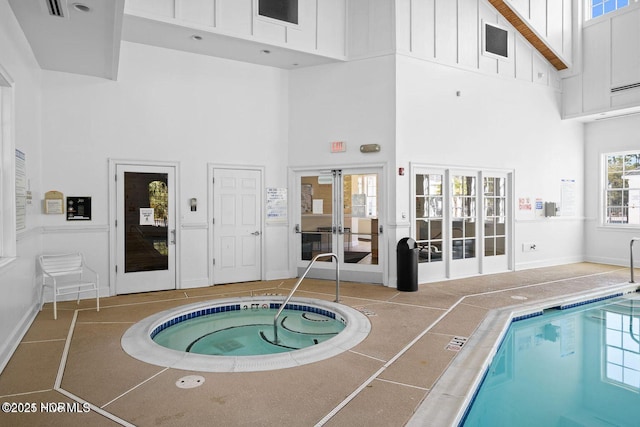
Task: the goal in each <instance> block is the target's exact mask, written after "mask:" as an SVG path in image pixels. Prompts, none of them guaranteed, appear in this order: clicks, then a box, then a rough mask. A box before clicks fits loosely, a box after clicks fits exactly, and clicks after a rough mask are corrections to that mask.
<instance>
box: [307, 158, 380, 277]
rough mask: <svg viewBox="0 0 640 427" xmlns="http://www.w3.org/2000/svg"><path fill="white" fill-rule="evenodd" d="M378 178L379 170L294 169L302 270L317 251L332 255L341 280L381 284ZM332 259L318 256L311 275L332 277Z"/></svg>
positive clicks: (333, 272)
mask: <svg viewBox="0 0 640 427" xmlns="http://www.w3.org/2000/svg"><path fill="white" fill-rule="evenodd" d="M380 176H381V170H378V169H376V168H373V169H366V168H357V169H344V170H343V169H333V170H327V171H317V170H314V171H299V172H297V173H296V186H297V192H298V194H299V197H300V199H299V200H300V203H299V207H298V212H297V213H296V216H297V224H296V247H297V255H296V259H297V261H296V263H297V267H298V274H301V273H302V272H303V271H304V269H305V268H306V267H307V266H308V265H309V262H310V261H311V260H312V259H313V258H314V257H316V256H317V255H318V254H323V253H334V254H336V255H337V258H338V262H339V263H340V277H341V279H345V280H357V281H367V282H373V283H382V266H381V260H382V259H383V257H382V256H381V250H382V247H381V245H380V235H381V232H382V222H381V221H382V219H381V218H380V210H379V201H380V200H381V196H380V194H381V188H380ZM333 262H334V260H333V258H332V257H321V258H319V259H318V261H317V262H316V263H315V265H314V268H313V269H312V270H311V271H310V272H309V274H308V275H309V277H317V278H327V279H332V278H334V277H335V264H333Z"/></svg>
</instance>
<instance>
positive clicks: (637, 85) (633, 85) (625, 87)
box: [611, 83, 640, 93]
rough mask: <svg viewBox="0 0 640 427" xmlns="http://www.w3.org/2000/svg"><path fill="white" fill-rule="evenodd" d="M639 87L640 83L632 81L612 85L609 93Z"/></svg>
mask: <svg viewBox="0 0 640 427" xmlns="http://www.w3.org/2000/svg"><path fill="white" fill-rule="evenodd" d="M639 87H640V83H632V84H630V85H624V86H618V87H612V88H611V93H616V92H622V91H623V90H629V89H635V88H639Z"/></svg>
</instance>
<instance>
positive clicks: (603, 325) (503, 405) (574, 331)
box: [461, 294, 640, 427]
mask: <svg viewBox="0 0 640 427" xmlns="http://www.w3.org/2000/svg"><path fill="white" fill-rule="evenodd" d="M461 425H463V426H465V427H472V426H473V427H475V426H491V427H498V426H558V427H578V426H594V427H605V426H607V427H611V426H639V425H640V296H638V295H637V294H630V295H627V296H622V297H616V298H612V299H607V300H605V301H601V302H598V303H592V304H588V305H582V306H579V307H575V308H570V309H564V310H560V309H553V310H545V312H544V314H543V315H540V316H536V317H532V318H528V319H526V320H520V321H517V322H513V323H512V324H511V326H510V328H509V330H508V332H507V334H506V336H505V338H504V340H503V342H502V344H501V346H500V348H499V349H498V352H497V354H496V356H495V357H494V359H493V362H492V363H491V365H490V366H489V369H488V371H487V373H486V376H485V378H484V380H483V382H482V384H481V386H480V388H479V390H478V392H477V395H476V396H475V399H474V400H473V402H472V405H471V407H470V409H469V410H468V411H467V414H466V416H465V418H464V419H463V421H462V423H461Z"/></svg>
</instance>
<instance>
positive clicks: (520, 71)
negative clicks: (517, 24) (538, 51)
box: [514, 34, 533, 82]
mask: <svg viewBox="0 0 640 427" xmlns="http://www.w3.org/2000/svg"><path fill="white" fill-rule="evenodd" d="M532 55H533V48H532V47H531V45H530V44H529V43H528V42H527V41H526V40H525V39H524V37H522V36H521V35H520V34H516V36H515V58H514V61H515V72H516V79H518V80H525V81H529V82H530V81H532V80H533V60H532Z"/></svg>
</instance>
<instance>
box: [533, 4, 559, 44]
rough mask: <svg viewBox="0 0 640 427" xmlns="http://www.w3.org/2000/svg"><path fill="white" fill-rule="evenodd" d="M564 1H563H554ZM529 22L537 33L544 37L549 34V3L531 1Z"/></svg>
mask: <svg viewBox="0 0 640 427" xmlns="http://www.w3.org/2000/svg"><path fill="white" fill-rule="evenodd" d="M552 1H556V2H558V1H562V0H552ZM529 13H530V14H531V15H530V16H531V17H530V18H529V22H530V23H531V25H532V26H533V28H534V29H535V30H536V32H537V33H538V34H539V35H541V36H542V37H544V36H545V35H546V34H547V2H546V1H542V0H529Z"/></svg>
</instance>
